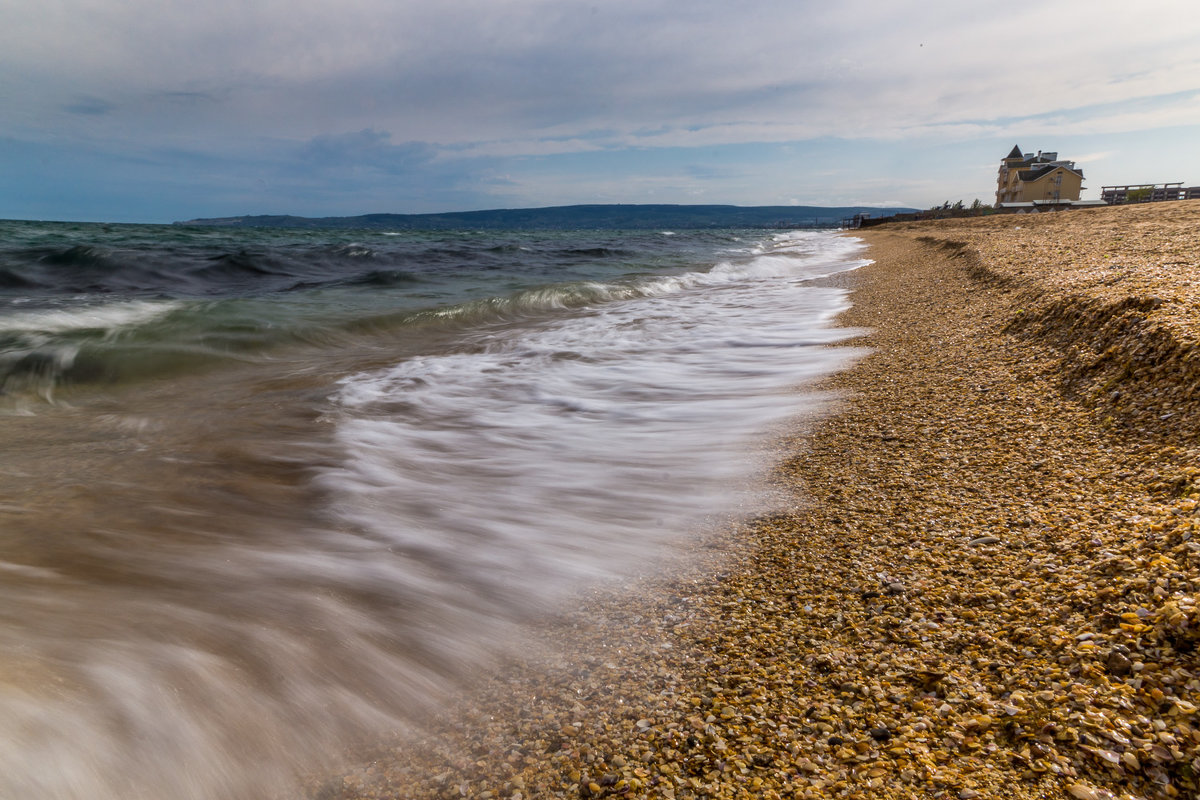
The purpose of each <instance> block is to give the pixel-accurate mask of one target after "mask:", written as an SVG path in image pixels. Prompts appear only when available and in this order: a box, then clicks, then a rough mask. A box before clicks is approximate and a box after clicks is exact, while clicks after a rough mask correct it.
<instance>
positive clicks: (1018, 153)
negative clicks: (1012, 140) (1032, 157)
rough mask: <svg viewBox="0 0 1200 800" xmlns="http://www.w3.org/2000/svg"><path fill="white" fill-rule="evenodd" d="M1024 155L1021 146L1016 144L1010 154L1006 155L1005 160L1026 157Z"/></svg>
mask: <svg viewBox="0 0 1200 800" xmlns="http://www.w3.org/2000/svg"><path fill="white" fill-rule="evenodd" d="M1024 157H1025V156H1023V155H1021V146H1020V145H1016V144H1014V145H1013V149H1012V150H1011V151H1010V152H1009V154H1008V155H1006V156H1005V157H1004V160H1005V161H1007V160H1008V159H1010V158H1024Z"/></svg>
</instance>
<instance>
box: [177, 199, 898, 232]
mask: <svg viewBox="0 0 1200 800" xmlns="http://www.w3.org/2000/svg"><path fill="white" fill-rule="evenodd" d="M915 210H916V209H910V208H887V209H883V208H876V207H870V206H838V207H825V206H705V205H579V206H552V207H548V208H505V209H495V210H491V211H455V212H449V213H445V214H363V215H361V216H357V217H293V216H285V215H284V216H281V215H258V216H246V217H216V218H208V219H191V220H187V221H186V222H176V223H175V224H176V225H204V226H210V227H227V228H367V229H377V230H498V229H504V230H514V229H516V230H520V229H551V230H578V229H597V228H599V229H616V230H638V229H645V228H651V229H654V228H804V227H833V226H837V225H840V224H841V223H842V221H843V220H846V219H849V218H850V217H853V216H854V215H855V214H860V213H862V214H871V215H872V216H880V215H882V214H885V213H886V214H895V213H899V212H905V211H915Z"/></svg>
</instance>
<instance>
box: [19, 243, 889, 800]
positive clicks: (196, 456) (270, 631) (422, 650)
mask: <svg viewBox="0 0 1200 800" xmlns="http://www.w3.org/2000/svg"><path fill="white" fill-rule="evenodd" d="M863 252H864V251H863V245H862V243H861V242H860V241H859V240H856V239H854V238H851V237H849V236H846V235H844V234H839V233H838V232H836V231H829V230H824V231H819V230H794V231H780V230H774V231H772V230H699V231H694V230H679V231H666V230H664V231H591V230H589V231H486V232H476V231H469V230H464V231H438V232H414V231H386V230H295V229H253V228H215V227H189V226H186V225H99V224H75V223H46V222H0V797H3V798H22V800H51V799H53V800H117V798H120V799H121V800H143V799H144V800H150V798H156V799H157V798H171V800H241V799H242V798H268V797H278V796H281V795H280V794H279V793H280V792H282V791H285V789H284V787H286V786H287V785H288V784H289V781H290V780H291V779H292V778H294V777H295V775H296V774H297V772H298V771H299V770H303V769H306V768H307V767H308V766H309V765H311V764H312V763H314V759H319V758H320V757H321V756H322V755H323V754H328V753H331V752H336V751H337V750H338V748H340V747H342V746H344V745H345V743H347V742H349V741H351V740H355V741H361V740H362V737H363V736H368V737H369V736H371V735H375V734H379V735H382V734H384V733H386V732H389V731H395V730H398V729H402V728H403V727H404V726H406V725H408V724H410V723H411V722H412V721H413V720H414V719H415V718H416V717H417V716H419V715H421V714H428V713H430V710H431V708H432V709H433V710H434V712H435V713H436V709H437V708H438V707H439V704H442V703H446V702H448V700H447V698H452V697H454V696H455V695H456V693H458V692H461V691H463V690H464V689H465V688H466V687H469V685H470V681H471V675H472V673H473V672H475V671H477V670H482V669H487V668H488V667H489V665H491V664H493V663H495V662H496V660H497V659H498V658H500V657H501V655H502V654H503V653H504V652H505V648H506V647H509V646H511V643H512V642H514V641H520V639H521V636H522V635H523V632H525V631H527V630H528V629H529V628H530V627H531V626H533V625H536V624H537V622H538V621H539V620H542V619H544V618H546V617H547V616H548V615H552V614H554V613H555V612H556V610H561V609H562V608H564V606H565V605H568V604H570V603H572V602H575V600H574V598H577V597H578V596H579V592H580V590H581V588H583V587H588V586H602V585H613V584H614V582H616V583H619V582H621V581H629V580H632V579H633V576H634V575H635V573H637V572H638V571H639V570H645V569H648V568H649V569H652V568H653V567H654V565H656V564H660V563H661V564H666V563H669V562H671V560H672V559H673V558H675V557H677V556H678V554H679V553H681V552H685V551H686V549H687V542H688V541H689V537H692V536H694V535H695V534H696V532H697V531H699V530H701V529H702V528H703V527H704V526H708V525H712V524H714V520H718V521H719V520H725V519H731V518H733V517H736V516H737V515H738V514H743V513H746V511H747V509H754V508H755V506H756V503H757V502H758V501H756V500H748V498H752V497H753V496H754V492H755V491H756V489H755V484H756V482H757V481H760V480H761V479H762V477H763V476H764V475H765V474H766V472H767V471H768V470H769V469H770V467H771V466H772V464H771V463H769V462H770V458H769V457H767V456H765V455H764V454H765V453H769V452H771V449H770V447H769V446H768V444H769V441H770V440H771V437H774V436H778V435H779V432H780V431H781V430H783V429H786V428H789V426H794V425H795V424H796V423H797V422H803V421H804V420H808V419H814V418H816V416H817V415H819V414H821V413H823V412H824V411H825V410H826V408H827V406H828V403H829V399H830V398H829V397H828V396H827V395H825V394H823V393H820V392H818V391H816V390H815V389H814V388H813V384H814V383H815V382H816V381H817V380H818V379H820V378H821V377H823V376H826V375H828V374H830V373H832V372H834V371H836V370H838V369H841V368H844V367H846V366H847V365H848V364H849V363H851V362H852V361H853V360H854V359H855V358H856V357H858V356H859V355H860V354H861V351H859V350H857V349H855V348H852V347H846V346H842V347H831V345H833V344H835V343H838V342H841V341H842V340H844V339H846V338H848V337H851V336H853V335H855V334H856V333H859V332H858V331H854V330H851V329H847V328H842V327H838V326H837V325H836V322H835V317H836V316H837V315H838V314H839V313H840V312H841V311H843V310H844V309H846V308H847V307H848V304H849V302H850V295H849V290H848V289H847V288H846V285H847V282H846V281H845V280H842V279H841V278H840V277H839V276H844V275H845V274H846V273H849V272H850V271H852V270H855V269H857V268H859V267H861V266H862V265H863V264H865V263H868V262H866V261H865V260H864V257H863Z"/></svg>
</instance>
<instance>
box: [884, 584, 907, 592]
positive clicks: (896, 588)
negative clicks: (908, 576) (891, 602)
mask: <svg viewBox="0 0 1200 800" xmlns="http://www.w3.org/2000/svg"><path fill="white" fill-rule="evenodd" d="M886 588H887V593H888V594H893V595H895V594H904V592H905V591H906V589H905V587H904V584H903V583H901V582H900V581H892V582H891V583H889V584H888V585H887V587H886Z"/></svg>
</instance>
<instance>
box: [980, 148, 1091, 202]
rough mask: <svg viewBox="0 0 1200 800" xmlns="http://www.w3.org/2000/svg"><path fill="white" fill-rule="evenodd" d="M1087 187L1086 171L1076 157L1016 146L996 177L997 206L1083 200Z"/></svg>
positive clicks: (1002, 162)
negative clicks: (1077, 164) (1027, 151)
mask: <svg viewBox="0 0 1200 800" xmlns="http://www.w3.org/2000/svg"><path fill="white" fill-rule="evenodd" d="M1082 190H1083V171H1082V170H1078V169H1076V168H1075V162H1074V161H1060V160H1059V158H1058V153H1043V152H1042V151H1041V150H1039V151H1038V152H1037V154H1036V155H1032V154H1029V155H1022V154H1021V148H1020V147H1013V149H1012V152H1010V153H1009V154H1008V155H1007V156H1006V157H1005V159H1004V160H1003V161H1001V162H1000V174H999V176H998V177H997V179H996V206H997V207H1000V206H1001V205H1003V204H1012V203H1021V204H1029V203H1032V204H1035V205H1056V204H1058V203H1069V202H1071V201H1076V200H1079V193H1080V191H1082Z"/></svg>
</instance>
